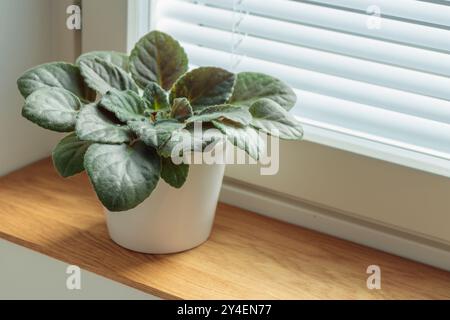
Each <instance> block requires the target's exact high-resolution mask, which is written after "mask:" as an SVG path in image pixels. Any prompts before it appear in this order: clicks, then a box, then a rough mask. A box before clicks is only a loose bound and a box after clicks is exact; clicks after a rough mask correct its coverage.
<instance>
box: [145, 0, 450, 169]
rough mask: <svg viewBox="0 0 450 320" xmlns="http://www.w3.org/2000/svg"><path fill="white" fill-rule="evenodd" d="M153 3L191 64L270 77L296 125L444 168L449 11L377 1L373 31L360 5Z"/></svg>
mask: <svg viewBox="0 0 450 320" xmlns="http://www.w3.org/2000/svg"><path fill="white" fill-rule="evenodd" d="M157 3H158V5H157V12H156V16H157V21H156V23H154V24H153V25H154V26H155V27H156V28H157V29H160V30H162V31H165V32H167V33H169V34H172V35H173V36H174V37H176V38H177V39H179V40H180V42H181V43H182V45H183V46H184V48H185V49H186V51H187V53H188V55H189V57H190V62H191V63H193V64H196V65H203V66H204V65H212V66H219V67H224V68H227V69H231V70H233V71H234V72H240V71H256V72H263V73H267V74H271V75H273V76H275V77H278V78H280V79H282V80H283V81H285V82H287V83H288V84H289V85H291V86H292V87H293V88H294V91H295V92H296V94H297V96H298V98H299V99H298V102H297V105H296V106H295V107H294V109H293V112H294V113H295V114H296V115H297V116H299V117H300V118H301V119H302V121H303V123H305V124H309V125H311V126H313V127H316V128H318V127H321V128H324V129H325V130H331V131H334V132H340V133H343V134H351V135H353V136H355V137H356V136H357V137H360V138H362V139H368V137H370V139H369V140H371V141H375V142H376V143H379V144H380V145H381V144H383V143H386V144H389V145H390V146H398V147H399V148H403V149H405V150H406V149H407V150H410V151H411V152H417V153H422V154H426V155H427V156H428V157H435V158H436V159H440V160H443V161H450V27H449V26H450V15H449V13H450V6H447V5H443V4H438V3H432V2H425V1H413V0H396V1H391V0H379V1H377V2H376V3H373V4H375V5H378V6H379V7H380V9H381V14H382V17H383V18H382V20H381V24H380V28H375V29H374V28H370V27H369V26H368V24H367V21H368V19H370V18H372V17H371V16H370V15H368V14H367V13H366V9H367V7H368V6H370V5H372V1H369V0H358V1H357V0H335V1H329V0H305V1H293V0H267V1H262V0H242V1H241V0H197V1H191V0H158V1H157ZM383 15H384V16H383ZM330 128H331V129H330ZM336 130H337V131H336ZM331 131H330V132H331Z"/></svg>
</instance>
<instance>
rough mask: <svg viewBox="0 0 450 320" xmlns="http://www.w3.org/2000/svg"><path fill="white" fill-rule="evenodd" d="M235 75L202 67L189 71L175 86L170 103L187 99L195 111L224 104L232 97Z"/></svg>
mask: <svg viewBox="0 0 450 320" xmlns="http://www.w3.org/2000/svg"><path fill="white" fill-rule="evenodd" d="M234 81H235V75H234V74H233V73H231V72H228V71H226V70H224V69H221V68H216V67H201V68H197V69H194V70H192V71H189V72H188V73H186V74H185V75H183V76H182V77H181V78H180V79H178V81H177V82H176V83H175V84H174V85H173V87H172V89H171V91H170V101H171V102H173V101H174V100H175V99H176V98H186V99H188V100H189V102H190V104H191V106H192V108H193V109H194V111H195V110H198V109H201V108H205V107H209V106H214V105H220V104H224V103H225V102H226V101H228V99H229V98H230V97H231V94H232V92H233V86H234Z"/></svg>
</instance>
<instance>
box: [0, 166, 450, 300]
mask: <svg viewBox="0 0 450 320" xmlns="http://www.w3.org/2000/svg"><path fill="white" fill-rule="evenodd" d="M0 237H2V238H4V239H6V240H9V241H12V242H15V243H18V244H20V245H23V246H25V247H28V248H31V249H33V250H36V251H38V252H41V253H43V254H46V255H48V256H51V257H54V258H57V259H60V260H62V261H65V262H67V263H70V264H75V265H78V266H80V267H81V268H84V269H87V270H89V271H92V272H94V273H97V274H99V275H101V276H104V277H107V278H110V279H112V280H115V281H118V282H121V283H123V284H126V285H129V286H131V287H135V288H137V289H139V290H142V291H145V292H148V293H151V294H153V295H156V296H159V297H162V298H172V299H173V298H181V299H216V298H223V299H235V298H236V299H260V298H263V299H380V298H387V299H396V298H404V299H415V298H450V273H448V272H445V271H442V270H438V269H435V268H432V267H429V266H426V265H423V264H419V263H415V262H412V261H409V260H405V259H402V258H399V257H396V256H393V255H390V254H386V253H382V252H380V251H376V250H373V249H369V248H367V247H364V246H360V245H357V244H354V243H351V242H348V241H343V240H339V239H336V238H333V237H330V236H327V235H323V234H320V233H317V232H313V231H310V230H306V229H304V228H300V227H297V226H293V225H289V224H286V223H283V222H279V221H275V220H273V219H269V218H266V217H262V216H260V215H257V214H255V213H251V212H248V211H245V210H241V209H238V208H234V207H231V206H228V205H224V204H219V206H218V209H217V218H216V221H215V225H214V229H213V232H212V235H211V238H210V240H208V241H207V242H206V243H205V244H203V245H202V246H200V247H198V248H196V249H193V250H191V251H187V252H183V253H179V254H173V255H159V256H155V255H145V254H139V253H135V252H132V251H129V250H126V249H123V248H121V247H119V246H118V245H116V244H114V243H113V242H112V241H111V240H110V239H109V237H108V234H107V230H106V225H105V221H104V216H103V213H102V207H101V206H100V204H99V202H98V200H97V199H96V196H95V194H94V192H93V191H92V189H91V187H90V185H89V182H88V179H87V177H86V175H85V174H82V175H78V176H76V177H73V178H71V179H62V178H60V177H58V176H57V174H56V173H55V171H54V169H53V167H52V164H51V161H50V160H49V159H45V160H42V161H39V162H37V163H35V164H33V165H31V166H28V167H26V168H24V169H21V170H19V171H17V172H14V173H12V174H10V175H8V176H5V177H3V178H0ZM369 265H378V266H380V268H381V275H382V277H381V280H382V282H381V285H382V288H381V290H368V289H367V287H366V279H367V277H368V275H367V274H366V269H367V267H368V266H369Z"/></svg>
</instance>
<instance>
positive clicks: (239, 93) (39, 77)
mask: <svg viewBox="0 0 450 320" xmlns="http://www.w3.org/2000/svg"><path fill="white" fill-rule="evenodd" d="M17 83H18V87H19V90H20V93H21V94H22V95H23V97H24V98H25V99H26V101H25V105H24V107H23V109H22V115H23V116H24V117H25V118H27V119H28V120H30V121H32V122H34V123H36V124H37V125H39V126H41V127H43V128H46V129H50V130H53V131H57V132H68V133H69V134H68V135H67V136H66V137H65V138H63V139H62V140H61V141H60V143H59V144H58V145H57V146H56V147H55V148H54V150H53V153H52V157H53V163H54V166H55V168H56V170H57V171H58V173H59V174H60V175H61V176H63V177H70V176H73V175H75V174H78V173H80V172H82V171H84V170H86V171H87V174H88V176H89V179H90V181H91V183H92V185H93V187H94V190H95V192H96V194H97V196H98V198H99V200H100V201H101V203H102V204H103V206H104V207H105V209H106V217H107V224H108V230H109V233H110V236H111V238H112V239H113V240H114V241H115V242H117V243H118V244H120V245H122V246H124V247H126V248H129V249H132V250H135V251H140V252H146V253H171V252H178V251H183V250H187V249H190V248H193V247H195V246H197V245H199V244H201V243H203V242H204V241H205V240H206V239H207V238H208V236H209V234H210V231H211V226H212V222H213V219H214V214H215V209H216V205H217V201H218V196H219V191H220V186H221V183H222V178H223V174H224V167H225V165H224V164H223V163H222V164H220V163H219V164H213V165H206V164H191V165H189V164H188V163H180V162H179V161H175V160H174V157H175V156H184V155H185V154H187V153H188V152H193V153H202V152H205V148H208V146H210V145H212V144H215V145H217V143H218V141H223V138H224V137H226V139H227V140H228V141H230V142H231V143H232V144H234V145H235V146H237V147H238V148H241V149H243V150H245V151H246V152H247V153H248V154H249V155H250V156H251V157H253V158H254V159H256V160H258V159H259V158H260V156H261V152H262V151H261V150H262V146H261V140H260V139H259V137H258V131H263V132H266V133H269V134H272V135H277V136H279V137H280V138H282V139H291V140H298V139H301V137H302V128H301V126H300V124H299V123H298V122H297V121H296V120H295V118H294V117H293V116H291V115H290V114H289V113H288V111H289V109H291V108H292V107H293V106H294V104H295V101H296V96H295V93H294V92H293V91H292V89H290V88H289V87H288V86H287V85H285V84H284V83H282V82H281V81H280V80H278V79H276V78H273V77H271V76H268V75H264V74H261V73H254V72H243V73H239V74H233V73H231V72H228V71H226V70H224V69H221V68H216V67H200V68H196V69H193V70H190V71H188V58H187V56H186V53H185V52H184V50H183V48H182V47H181V46H180V44H179V43H178V42H177V41H176V40H175V39H173V38H172V37H171V36H169V35H167V34H165V33H162V32H159V31H153V32H150V33H149V34H147V35H145V36H144V37H143V38H142V39H141V40H139V42H137V44H136V46H135V47H134V49H133V50H132V52H131V54H130V56H127V55H125V54H123V53H117V52H106V51H97V52H90V53H86V54H83V55H81V56H80V57H79V58H78V59H77V61H76V64H75V65H74V64H69V63H64V62H54V63H47V64H43V65H40V66H37V67H35V68H33V69H30V70H28V71H26V72H25V73H24V74H23V75H22V76H21V77H20V78H19V79H18V81H17ZM198 124H202V129H201V134H200V136H199V135H198V134H197V133H196V132H195V128H196V126H197V125H198ZM211 128H217V129H218V130H216V131H215V133H214V134H209V135H207V134H205V133H206V131H207V130H209V129H211ZM274 129H276V130H275V131H274ZM180 146H181V148H180ZM184 159H185V158H184Z"/></svg>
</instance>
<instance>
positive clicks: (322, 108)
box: [182, 43, 450, 154]
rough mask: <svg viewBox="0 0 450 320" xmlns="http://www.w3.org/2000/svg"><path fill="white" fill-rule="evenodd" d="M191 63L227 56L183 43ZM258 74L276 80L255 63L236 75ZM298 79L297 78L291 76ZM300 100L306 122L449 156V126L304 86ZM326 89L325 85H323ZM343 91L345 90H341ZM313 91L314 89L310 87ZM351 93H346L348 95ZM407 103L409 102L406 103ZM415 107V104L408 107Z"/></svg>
mask: <svg viewBox="0 0 450 320" xmlns="http://www.w3.org/2000/svg"><path fill="white" fill-rule="evenodd" d="M182 45H183V47H184V48H185V49H186V51H187V53H188V55H189V56H190V60H191V62H192V63H194V64H197V65H212V66H218V67H229V65H228V63H229V61H230V60H229V58H230V57H229V54H227V53H225V52H221V51H216V50H212V49H207V48H201V47H198V46H195V45H191V44H188V43H182ZM242 70H248V71H261V72H267V73H270V74H274V75H276V76H279V77H280V75H281V74H277V72H278V73H279V72H280V71H279V70H278V71H277V70H276V69H275V68H274V67H273V65H271V64H270V63H265V62H264V61H260V62H259V63H258V61H257V60H256V59H245V60H243V62H242V64H240V65H239V68H238V70H236V71H242ZM292 77H293V78H297V75H293V76H292ZM294 87H296V88H301V89H296V90H295V91H296V93H297V96H298V97H299V100H298V102H297V105H296V107H295V109H294V110H293V112H294V113H295V114H296V115H298V116H300V117H304V118H307V119H312V120H315V121H321V122H323V123H330V124H333V125H338V126H341V127H343V128H351V129H352V130H361V131H364V132H367V133H370V134H374V135H378V136H380V137H384V138H389V139H397V140H399V141H403V142H409V143H412V144H415V145H418V146H421V147H424V148H429V149H433V150H440V151H444V152H446V153H449V154H450V125H449V124H444V123H440V122H436V121H431V120H427V119H423V118H421V117H418V116H412V115H407V114H402V113H399V112H396V111H393V110H386V109H383V108H380V107H379V106H378V105H376V104H375V106H373V105H370V104H364V103H358V102H354V101H349V100H348V99H343V98H338V97H335V96H329V95H326V94H323V93H321V92H317V91H315V90H309V87H306V86H299V87H298V86H294ZM324 87H326V84H325V85H324ZM343 87H345V86H343ZM311 88H312V89H315V86H311ZM350 91H352V90H351V89H349V92H350ZM408 101H409V102H410V101H411V100H408ZM409 105H411V106H414V105H415V104H412V103H409Z"/></svg>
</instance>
